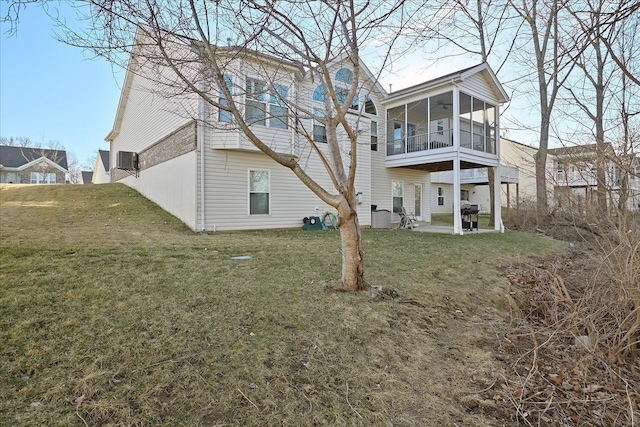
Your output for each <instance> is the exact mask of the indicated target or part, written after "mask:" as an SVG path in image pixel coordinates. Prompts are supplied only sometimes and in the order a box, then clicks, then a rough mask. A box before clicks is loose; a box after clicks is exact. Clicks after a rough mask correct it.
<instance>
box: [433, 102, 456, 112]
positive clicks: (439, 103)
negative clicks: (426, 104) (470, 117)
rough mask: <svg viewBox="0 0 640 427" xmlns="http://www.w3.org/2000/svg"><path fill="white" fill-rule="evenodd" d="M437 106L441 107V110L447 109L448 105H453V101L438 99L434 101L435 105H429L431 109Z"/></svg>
mask: <svg viewBox="0 0 640 427" xmlns="http://www.w3.org/2000/svg"><path fill="white" fill-rule="evenodd" d="M438 107H441V108H442V109H443V110H448V109H449V107H453V103H452V102H444V101H438V102H437V103H436V105H434V106H433V107H431V109H432V110H433V109H434V108H438Z"/></svg>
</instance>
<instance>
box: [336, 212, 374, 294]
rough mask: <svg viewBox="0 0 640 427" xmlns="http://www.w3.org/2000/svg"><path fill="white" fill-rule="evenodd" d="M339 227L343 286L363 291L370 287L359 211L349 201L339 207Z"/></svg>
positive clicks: (349, 289)
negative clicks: (367, 281) (366, 274)
mask: <svg viewBox="0 0 640 427" xmlns="http://www.w3.org/2000/svg"><path fill="white" fill-rule="evenodd" d="M338 228H339V229H340V239H341V242H342V288H343V289H344V290H346V291H354V292H355V291H362V290H365V289H367V288H368V285H367V284H366V283H365V281H364V256H363V251H362V236H361V234H360V225H359V223H358V213H357V212H356V210H355V208H352V207H351V206H349V204H348V203H347V202H345V203H343V204H342V205H341V206H340V207H339V208H338Z"/></svg>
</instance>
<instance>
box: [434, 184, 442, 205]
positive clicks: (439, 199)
mask: <svg viewBox="0 0 640 427" xmlns="http://www.w3.org/2000/svg"><path fill="white" fill-rule="evenodd" d="M436 194H437V204H438V206H444V188H443V187H438V190H437V192H436Z"/></svg>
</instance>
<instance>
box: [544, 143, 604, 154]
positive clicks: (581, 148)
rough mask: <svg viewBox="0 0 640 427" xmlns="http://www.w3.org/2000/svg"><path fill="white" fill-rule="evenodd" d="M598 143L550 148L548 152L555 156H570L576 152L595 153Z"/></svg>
mask: <svg viewBox="0 0 640 427" xmlns="http://www.w3.org/2000/svg"><path fill="white" fill-rule="evenodd" d="M595 152H596V144H585V145H572V146H569V147H560V148H550V149H549V150H548V151H547V153H549V154H552V155H554V156H570V155H576V154H595Z"/></svg>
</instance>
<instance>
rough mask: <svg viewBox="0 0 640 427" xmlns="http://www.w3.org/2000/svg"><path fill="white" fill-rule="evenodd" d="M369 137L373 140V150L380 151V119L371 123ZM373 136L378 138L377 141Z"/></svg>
mask: <svg viewBox="0 0 640 427" xmlns="http://www.w3.org/2000/svg"><path fill="white" fill-rule="evenodd" d="M374 125H375V126H374ZM374 128H375V135H374V131H373V130H374ZM369 137H370V141H371V151H378V121H377V120H371V122H370V124H369ZM373 138H375V139H376V140H375V142H373Z"/></svg>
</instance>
